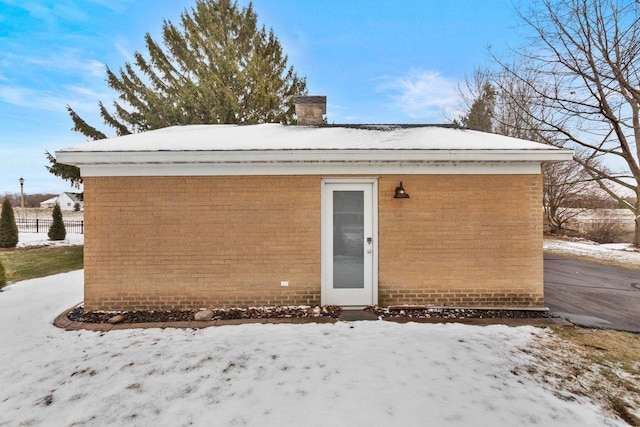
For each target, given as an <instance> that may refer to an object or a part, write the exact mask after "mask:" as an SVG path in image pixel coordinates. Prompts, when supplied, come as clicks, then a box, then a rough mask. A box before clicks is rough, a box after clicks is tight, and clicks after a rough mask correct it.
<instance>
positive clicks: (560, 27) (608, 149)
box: [495, 0, 640, 246]
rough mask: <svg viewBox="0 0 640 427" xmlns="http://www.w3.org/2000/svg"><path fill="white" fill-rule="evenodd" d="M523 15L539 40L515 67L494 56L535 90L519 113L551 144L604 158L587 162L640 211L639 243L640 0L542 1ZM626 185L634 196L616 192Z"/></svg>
mask: <svg viewBox="0 0 640 427" xmlns="http://www.w3.org/2000/svg"><path fill="white" fill-rule="evenodd" d="M520 16H521V17H522V19H523V20H524V22H525V23H526V24H527V25H528V27H529V28H530V29H532V30H533V32H534V33H535V37H534V42H533V45H532V46H530V48H529V49H526V50H521V51H519V52H518V53H517V56H518V57H517V59H516V61H514V63H515V64H516V65H512V64H509V63H506V62H503V61H500V60H498V59H497V58H495V59H496V60H497V61H498V62H499V64H500V65H501V67H502V71H503V73H504V77H506V78H508V79H509V80H511V81H515V82H517V83H518V85H519V86H520V87H523V88H526V91H527V92H528V94H529V96H528V97H527V99H526V105H525V106H523V107H527V108H520V109H518V110H517V111H518V113H519V114H522V115H524V116H526V122H528V123H533V124H535V126H533V128H535V129H538V131H539V132H541V133H542V134H543V135H553V137H552V140H551V141H549V142H552V143H554V144H555V145H558V146H564V147H568V148H573V147H582V148H584V149H586V150H587V152H588V153H589V154H588V155H587V156H586V159H591V160H594V159H597V160H598V161H597V162H586V163H585V162H583V163H581V164H582V166H583V167H584V168H585V170H586V172H587V173H588V174H589V176H590V177H591V179H592V180H594V182H596V183H597V184H598V185H599V186H600V187H601V188H602V190H604V191H605V192H606V193H608V194H609V195H610V196H611V197H613V198H614V199H616V200H617V201H618V202H619V203H620V205H621V206H624V207H626V208H628V209H630V210H631V211H632V212H633V213H634V215H635V218H636V221H635V235H634V241H633V243H634V244H635V245H638V246H640V197H638V196H640V188H639V185H638V184H639V182H640V163H639V161H638V159H639V157H640V2H638V1H623V0H542V1H541V2H536V4H535V5H534V6H533V9H531V10H528V11H521V13H520ZM510 101H512V102H514V103H518V102H522V101H523V99H522V97H521V96H520V95H518V96H514V97H513V98H512V99H511V100H510ZM578 161H580V160H579V159H578ZM618 164H619V165H620V166H619V167H620V171H619V172H616V173H613V172H612V171H611V168H610V167H611V165H618ZM607 165H609V166H610V167H609V168H605V167H603V166H607ZM616 167H617V166H616ZM620 187H626V188H628V189H630V190H632V191H633V192H634V193H635V194H636V198H635V202H630V201H629V200H628V199H625V198H624V197H622V196H621V195H620V194H619V193H618V192H616V190H615V188H620Z"/></svg>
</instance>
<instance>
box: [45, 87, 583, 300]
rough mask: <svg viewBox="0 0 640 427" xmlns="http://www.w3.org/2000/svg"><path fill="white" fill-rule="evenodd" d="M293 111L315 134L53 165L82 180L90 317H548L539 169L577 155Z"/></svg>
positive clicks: (96, 153) (168, 135)
mask: <svg viewBox="0 0 640 427" xmlns="http://www.w3.org/2000/svg"><path fill="white" fill-rule="evenodd" d="M297 101H298V105H297V108H298V110H297V115H298V118H299V122H302V123H303V124H310V125H307V126H284V125H279V124H263V125H251V126H249V125H247V126H236V125H193V126H176V127H170V128H165V129H160V130H156V131H150V132H145V133H141V134H135V135H128V136H123V137H117V138H112V139H107V140H100V141H94V142H89V143H85V144H81V145H77V146H74V147H69V148H66V149H64V150H61V151H58V152H57V159H58V161H59V162H60V163H64V164H70V165H76V166H78V167H80V169H81V173H82V176H83V177H84V190H85V192H84V203H85V204H84V208H85V224H86V225H85V263H84V265H85V308H86V309H88V310H96V309H102V310H115V309H186V308H202V307H229V306H250V305H260V306H261V305H299V304H306V305H316V304H323V305H327V304H335V305H343V306H366V305H372V304H379V305H396V304H421V305H434V306H466V307H471V306H475V307H480V306H482V307H541V306H543V303H544V297H543V259H542V176H541V173H540V164H541V162H544V161H563V160H569V159H570V158H571V155H572V153H571V152H570V151H566V150H559V149H557V148H554V147H550V146H547V145H543V144H538V143H534V142H531V141H524V140H518V139H514V138H509V137H504V136H499V135H494V134H487V133H482V132H476V131H470V130H465V129H458V128H454V127H450V126H428V125H427V126H414V125H344V126H340V125H331V126H329V125H322V124H319V123H321V122H322V116H321V115H322V114H323V113H324V97H310V98H302V99H298V100H297ZM307 111H309V112H310V114H311V117H310V118H309V117H307V114H306V113H307ZM318 115H320V120H319V121H318ZM307 119H309V120H311V121H310V122H309V121H305V120H307Z"/></svg>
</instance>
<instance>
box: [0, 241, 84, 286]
mask: <svg viewBox="0 0 640 427" xmlns="http://www.w3.org/2000/svg"><path fill="white" fill-rule="evenodd" d="M83 251H84V246H58V247H48V248H35V249H31V248H25V249H14V250H9V251H7V250H5V251H0V261H2V264H3V265H4V267H5V269H6V272H7V282H19V281H22V280H28V279H35V278H37V277H44V276H49V275H52V274H58V273H66V272H67V271H72V270H80V269H81V268H83V266H84V263H83Z"/></svg>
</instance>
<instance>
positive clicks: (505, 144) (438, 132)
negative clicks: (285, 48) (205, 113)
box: [56, 124, 572, 176]
mask: <svg viewBox="0 0 640 427" xmlns="http://www.w3.org/2000/svg"><path fill="white" fill-rule="evenodd" d="M56 156H57V159H58V162H60V163H64V164H70V165H75V166H79V167H80V168H81V170H82V173H83V175H84V176H87V174H89V175H100V176H103V175H109V174H110V173H116V174H119V173H118V172H117V171H116V170H115V169H114V168H113V166H115V165H120V166H121V168H120V169H122V166H123V165H130V166H131V165H138V166H142V165H146V166H142V167H139V168H138V169H137V170H138V172H139V173H140V174H162V175H164V174H167V170H166V168H160V169H163V170H159V169H158V165H170V164H171V165H177V164H181V165H191V166H192V167H191V168H188V169H191V171H190V172H192V173H193V172H197V171H195V170H194V168H193V165H201V166H202V165H205V164H206V165H210V166H211V165H217V166H222V165H224V167H223V169H227V171H222V170H218V169H215V170H214V169H211V168H208V172H207V173H206V174H228V173H230V169H229V166H230V165H232V164H233V165H238V164H253V165H254V166H255V165H257V164H261V165H264V164H269V165H271V166H273V165H275V164H278V165H279V166H282V167H284V166H285V165H286V164H288V165H290V166H295V165H298V166H300V165H305V168H306V167H308V166H310V165H312V164H313V165H315V166H318V165H319V163H323V164H324V166H329V165H336V164H337V163H343V164H344V163H345V162H348V163H351V164H357V165H359V166H362V165H364V164H368V165H369V166H374V165H376V164H378V165H380V164H386V165H387V166H389V165H390V164H391V163H395V164H396V165H397V166H399V165H401V164H402V165H404V166H417V163H416V162H422V163H423V165H422V166H425V164H426V163H429V164H431V165H433V164H434V162H437V163H441V162H448V163H451V162H475V163H477V162H530V163H531V162H533V163H537V164H538V165H539V163H540V162H542V161H563V160H568V159H570V158H571V157H572V153H571V151H568V150H561V149H558V148H555V147H551V146H549V145H545V144H540V143H536V142H532V141H526V140H521V139H516V138H511V137H506V136H502V135H496V134H491V133H485V132H478V131H473V130H468V129H460V128H456V127H452V126H446V125H442V126H437V125H333V126H319V127H310V126H286V125H280V124H260V125H244V126H242V125H190V126H174V127H169V128H164V129H159V130H154V131H149V132H143V133H138V134H133V135H126V136H121V137H116V138H110V139H103V140H98V141H92V142H88V143H84V144H80V145H75V146H72V147H68V148H65V149H63V150H60V151H58V152H57V153H56ZM151 165H155V166H151ZM106 167H108V168H109V169H110V170H111V172H107V170H106V169H105V168H106ZM127 169H129V172H131V170H132V168H131V167H128V168H127ZM173 169H174V171H175V167H174V168H173ZM269 169H270V170H269V171H267V170H265V171H262V172H265V173H261V171H256V173H255V174H271V173H281V171H280V172H278V171H275V170H273V168H269ZM297 169H299V168H296V167H289V168H287V170H286V172H285V173H287V174H298V173H300V172H298V171H297ZM316 169H317V168H316ZM320 169H321V171H320V170H316V171H315V172H307V173H331V172H332V171H331V170H328V169H327V168H320ZM405 169H406V168H405ZM410 169H411V170H404V172H407V173H434V172H427V171H424V170H422V171H420V170H416V169H415V168H410ZM143 170H146V171H147V173H145V172H144V171H143ZM253 170H255V167H254V168H253ZM305 170H306V169H305ZM371 170H373V169H371ZM360 172H361V171H360ZM440 172H442V169H440ZM378 173H383V172H382V171H380V172H378ZM444 173H447V172H444ZM521 173H522V172H521ZM538 173H539V171H538ZM180 174H182V173H180ZM196 174H205V173H204V172H202V173H196ZM232 174H235V173H232Z"/></svg>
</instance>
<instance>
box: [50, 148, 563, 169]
mask: <svg viewBox="0 0 640 427" xmlns="http://www.w3.org/2000/svg"><path fill="white" fill-rule="evenodd" d="M572 154H573V153H572V152H571V151H569V150H559V149H555V148H554V149H548V150H517V149H516V150H233V151H178V150H176V151H121V152H116V151H111V152H109V151H102V152H96V151H84V152H83V151H58V152H57V153H56V158H57V161H58V162H59V163H64V164H69V165H74V166H79V167H82V166H87V165H108V164H111V165H116V164H118V165H125V164H182V163H196V164H198V163H200V164H202V163H211V164H220V163H234V164H237V163H263V162H276V163H277V162H284V163H291V162H295V163H317V162H339V163H344V162H349V163H354V162H382V163H387V162H416V161H421V162H442V161H449V162H496V161H497V162H505V161H506V162H509V161H511V162H514V161H515V162H558V161H564V160H570V159H571V158H572Z"/></svg>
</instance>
